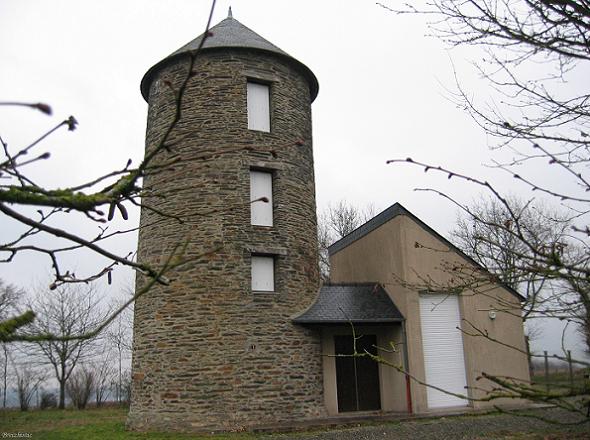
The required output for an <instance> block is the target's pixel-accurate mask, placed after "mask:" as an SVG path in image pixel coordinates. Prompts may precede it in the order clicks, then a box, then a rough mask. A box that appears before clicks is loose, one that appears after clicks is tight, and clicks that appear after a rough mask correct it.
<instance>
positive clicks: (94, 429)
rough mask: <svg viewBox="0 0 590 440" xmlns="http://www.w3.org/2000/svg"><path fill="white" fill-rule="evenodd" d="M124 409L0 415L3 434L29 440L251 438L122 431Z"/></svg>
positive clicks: (245, 437)
mask: <svg viewBox="0 0 590 440" xmlns="http://www.w3.org/2000/svg"><path fill="white" fill-rule="evenodd" d="M126 417H127V409H125V408H100V409H94V408H93V409H86V410H84V411H77V410H72V409H66V410H63V411H60V410H45V411H39V410H34V411H27V412H20V411H12V410H11V411H0V438H3V437H2V433H4V432H9V433H17V432H21V433H29V434H31V438H32V439H44V440H45V439H47V440H58V439H60V440H61V439H63V440H69V439H71V440H79V439H84V440H103V439H108V440H140V439H142V440H172V439H178V440H199V439H208V440H249V439H254V438H257V437H256V436H255V435H253V434H248V433H240V434H221V435H207V436H202V435H201V436H199V435H194V434H178V433H158V432H150V433H140V432H131V431H126V430H125V419H126ZM7 438H8V437H7Z"/></svg>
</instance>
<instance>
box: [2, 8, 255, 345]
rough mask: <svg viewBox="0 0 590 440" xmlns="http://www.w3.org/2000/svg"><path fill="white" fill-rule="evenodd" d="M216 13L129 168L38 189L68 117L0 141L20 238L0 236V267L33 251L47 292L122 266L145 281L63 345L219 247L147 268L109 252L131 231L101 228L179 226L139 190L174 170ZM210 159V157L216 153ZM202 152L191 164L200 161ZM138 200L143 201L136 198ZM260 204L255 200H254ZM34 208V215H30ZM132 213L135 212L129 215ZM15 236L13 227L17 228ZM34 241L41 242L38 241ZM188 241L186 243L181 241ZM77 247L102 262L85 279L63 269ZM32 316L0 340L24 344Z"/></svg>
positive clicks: (5, 191)
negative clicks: (149, 214)
mask: <svg viewBox="0 0 590 440" xmlns="http://www.w3.org/2000/svg"><path fill="white" fill-rule="evenodd" d="M214 7H215V1H214V0H213V1H212V5H211V10H210V15H209V19H208V21H207V24H206V26H205V30H204V34H203V35H204V37H203V38H202V40H201V42H200V46H199V47H198V48H197V49H196V50H194V51H192V52H190V53H188V54H187V55H186V67H187V69H186V74H185V76H184V78H183V80H182V81H181V83H180V85H179V86H178V87H177V88H176V89H175V90H171V93H170V99H171V100H172V102H173V103H174V106H175V109H176V111H175V113H174V115H173V117H172V118H171V120H170V122H169V124H168V126H167V128H166V129H165V130H164V135H163V136H162V137H161V138H160V139H159V141H158V142H157V143H155V144H154V145H151V146H150V149H149V151H147V153H146V155H145V157H144V158H143V159H142V160H141V161H138V163H137V165H135V166H133V165H132V164H133V161H132V160H131V159H129V160H128V161H127V163H126V164H125V165H124V166H122V167H120V168H119V169H115V170H112V171H109V172H107V173H105V174H102V175H100V176H97V177H89V178H88V179H87V180H86V181H85V182H83V183H81V184H72V185H70V186H66V187H61V188H50V187H44V186H42V185H40V184H38V183H37V179H36V176H35V175H34V174H33V171H32V170H33V169H32V168H31V167H29V165H31V164H33V163H35V164H36V165H37V166H43V165H46V166H47V167H48V168H49V169H51V170H52V172H55V170H54V169H52V165H51V161H50V159H51V152H50V151H47V150H43V149H42V148H43V145H44V143H43V141H44V140H45V139H47V138H48V137H50V136H52V135H53V134H54V133H56V132H57V131H63V130H67V131H70V132H73V131H74V130H75V129H76V127H77V126H78V121H77V120H76V118H75V117H74V116H69V117H67V118H66V119H63V120H60V121H59V122H57V123H54V124H53V125H52V126H50V128H49V129H48V130H47V131H46V132H44V133H42V134H40V135H38V136H37V137H35V138H33V140H31V141H30V142H29V143H28V144H27V145H21V146H17V147H16V148H15V147H13V146H12V145H10V143H9V142H8V140H6V138H5V137H4V136H0V146H1V148H0V177H1V180H0V218H1V219H2V221H3V222H4V221H5V222H13V223H14V224H17V225H19V226H20V230H21V231H22V232H18V233H16V234H14V235H12V236H3V237H2V238H1V239H0V263H5V264H9V263H10V262H11V261H13V259H14V258H15V257H16V256H17V255H21V254H25V253H36V254H39V255H44V256H46V257H47V261H48V263H49V264H50V265H51V268H52V271H53V282H52V283H51V284H50V289H51V290H53V289H56V288H58V287H60V286H63V285H65V284H75V283H89V282H93V281H95V280H98V279H101V278H106V279H107V280H108V282H109V283H110V282H111V278H112V276H113V271H114V270H115V268H116V267H117V266H126V267H130V268H132V269H134V270H136V271H137V272H138V273H139V274H140V276H141V277H144V276H145V277H147V280H146V282H143V283H141V286H142V287H141V288H139V289H137V290H136V291H135V294H134V296H133V298H131V299H129V300H128V301H127V302H126V303H125V304H123V305H122V306H121V307H120V308H119V309H117V310H114V311H112V313H111V315H110V316H108V317H105V318H104V319H103V321H102V322H101V323H99V324H98V325H96V326H95V327H94V328H90V327H89V328H85V329H84V330H85V333H80V334H75V333H71V334H69V335H68V336H67V338H68V340H70V341H71V340H73V339H74V338H80V337H82V338H86V339H90V338H92V337H94V336H95V335H96V334H98V333H99V332H100V331H102V330H103V329H104V328H105V327H106V326H108V324H109V323H110V322H111V321H112V319H114V317H115V316H116V315H117V314H118V313H120V312H121V310H123V309H124V308H125V307H126V306H128V305H129V304H131V303H132V302H133V301H134V300H135V299H136V298H138V297H139V296H141V295H144V294H145V293H146V292H148V291H149V290H150V288H151V287H152V286H153V285H154V284H155V283H161V284H168V283H169V282H170V280H169V279H168V278H167V276H166V274H167V273H168V272H169V271H170V270H171V269H173V268H174V267H177V266H178V265H180V264H184V263H186V262H187V261H189V260H192V259H196V258H200V257H202V256H203V255H208V254H211V253H214V252H216V251H217V250H219V249H220V247H219V246H217V247H216V248H212V249H210V250H207V251H204V252H203V255H197V256H191V257H190V258H189V257H184V255H183V249H184V248H185V246H186V243H185V242H183V241H182V240H180V241H179V243H178V245H177V246H176V247H175V248H174V249H173V250H172V251H171V252H170V254H169V255H168V256H167V258H165V259H164V261H163V262H162V263H161V264H159V265H158V266H154V265H150V264H146V263H144V262H141V261H137V260H136V259H135V256H134V253H133V252H128V253H118V252H117V251H114V250H112V249H113V248H112V247H111V246H110V244H112V243H113V242H114V241H116V239H117V238H118V237H119V236H120V235H121V234H126V233H130V232H133V231H136V230H137V227H135V226H131V227H129V228H127V229H124V228H122V229H115V230H111V229H109V228H108V227H105V226H104V225H106V224H107V223H109V222H111V221H112V220H113V218H115V216H118V217H121V218H122V219H123V220H127V219H128V218H129V208H130V207H131V208H133V207H141V208H142V209H144V210H149V211H153V212H155V213H157V214H158V215H159V216H161V218H173V219H176V220H177V221H178V222H179V223H183V222H185V220H186V218H184V217H182V216H179V215H176V214H174V213H170V212H162V211H161V210H159V209H158V207H157V206H156V203H157V200H158V198H157V194H154V192H153V191H152V189H151V188H146V187H143V186H142V185H143V179H144V177H145V176H147V175H150V174H152V175H153V174H156V173H158V172H160V171H161V170H162V169H166V168H168V167H171V166H174V165H175V164H177V163H178V161H179V158H178V156H177V155H175V154H174V148H175V143H176V140H173V137H174V131H175V128H176V127H177V125H178V122H179V121H180V120H181V119H182V117H183V106H182V105H181V104H182V102H183V99H184V94H185V90H186V88H187V86H188V85H189V83H190V82H191V81H197V80H198V75H196V72H195V71H194V68H195V60H196V58H197V56H198V54H199V52H200V49H201V47H202V46H203V44H204V43H205V41H206V40H207V37H208V36H209V26H210V23H211V18H212V15H213V10H214ZM0 106H10V107H13V108H15V111H20V110H19V109H20V108H23V109H33V110H37V111H40V112H42V113H44V114H46V115H48V116H51V115H52V108H51V106H49V105H48V104H45V103H34V102H32V103H31V102H8V101H3V102H0ZM216 154H217V153H216ZM208 157H210V155H209V156H207V155H206V154H205V155H203V157H200V158H198V159H195V160H207V159H208ZM148 194H149V195H150V196H152V197H151V199H150V200H152V201H154V200H155V203H154V204H150V203H146V200H148V197H145V196H146V195H148ZM142 196H143V198H142ZM259 201H262V200H256V201H255V202H259ZM31 208H33V209H31ZM134 212H137V210H135V211H134ZM76 215H78V216H80V217H81V218H83V219H85V220H86V221H87V222H89V223H90V224H91V225H96V232H93V233H92V234H90V235H86V234H83V233H81V232H80V233H76V232H74V231H71V230H70V229H69V228H68V227H66V225H67V224H68V219H71V218H72V217H75V216H76ZM190 215H191V216H192V215H211V213H191V214H190ZM17 230H18V229H17ZM39 238H41V239H42V240H39ZM187 240H188V238H187ZM80 249H84V250H86V251H88V252H91V253H93V254H95V255H98V256H100V257H103V258H104V260H105V261H106V263H105V264H104V266H102V267H98V268H96V270H92V271H90V272H89V273H85V274H82V275H79V274H76V273H75V272H74V271H73V270H72V269H71V268H68V267H67V264H66V263H65V261H66V260H65V259H64V258H63V257H64V255H67V254H72V253H74V252H77V251H79V250H80ZM36 313H37V310H34V309H31V310H24V311H21V312H20V313H19V314H17V315H14V316H12V317H10V318H8V319H4V320H2V321H0V340H1V341H19V340H21V341H22V340H31V339H30V337H31V336H30V333H28V332H20V331H19V330H20V329H22V328H23V327H24V326H26V325H27V324H29V323H31V322H33V321H34V319H35V316H36ZM41 337H43V338H44V339H46V340H56V339H58V338H62V341H65V340H64V339H63V336H59V335H58V334H54V333H51V334H44V335H40V334H37V335H36V336H35V339H36V340H39V339H40V338H41Z"/></svg>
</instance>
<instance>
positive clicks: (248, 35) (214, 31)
mask: <svg viewBox="0 0 590 440" xmlns="http://www.w3.org/2000/svg"><path fill="white" fill-rule="evenodd" d="M209 34H210V35H209V36H208V37H207V38H206V39H205V43H204V44H203V47H202V48H201V50H203V51H206V50H214V49H221V48H235V49H250V50H258V51H262V52H267V53H272V54H274V55H277V56H279V57H281V58H283V59H285V60H287V61H288V62H290V63H291V64H292V65H293V66H294V67H295V68H296V69H298V70H299V71H300V72H301V73H302V74H303V76H304V77H305V78H306V79H307V81H308V83H309V88H310V93H311V100H312V101H313V100H314V99H315V98H316V96H317V94H318V89H319V84H318V80H317V78H316V77H315V75H314V74H313V72H312V71H311V70H310V69H309V68H308V67H307V66H306V65H305V64H303V63H301V62H300V61H298V60H296V59H295V58H293V57H292V56H291V55H289V54H288V53H286V52H285V51H283V50H281V49H279V48H278V47H277V46H275V45H274V44H272V43H271V42H269V41H267V40H266V39H264V38H262V37H261V36H260V35H258V34H257V33H256V32H254V31H253V30H251V29H250V28H248V27H246V26H244V25H243V24H242V23H240V22H239V21H238V20H236V19H235V18H233V17H231V16H229V17H227V18H226V19H225V20H222V21H220V22H219V23H218V24H216V25H215V26H213V27H212V28H211V29H209ZM203 36H204V34H201V35H199V36H198V37H197V38H195V39H194V40H192V41H191V42H190V43H187V44H185V45H184V46H182V47H181V48H180V49H178V50H176V51H174V52H172V53H171V54H170V55H168V56H167V57H166V58H164V59H163V60H162V61H160V62H159V63H157V64H155V65H154V66H152V67H151V68H150V69H149V70H148V71H147V73H146V74H145V75H144V77H143V79H142V80H141V94H142V95H143V97H144V99H145V100H146V101H147V100H148V98H149V89H150V85H151V83H152V80H153V79H154V77H155V75H156V73H157V71H158V70H160V69H161V68H162V67H164V66H165V65H167V64H169V63H171V62H173V61H175V60H176V59H177V58H179V57H181V56H182V55H183V54H186V53H188V52H191V51H193V50H197V49H198V48H199V45H200V44H201V40H202V39H203Z"/></svg>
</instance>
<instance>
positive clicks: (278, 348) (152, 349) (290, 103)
mask: <svg viewBox="0 0 590 440" xmlns="http://www.w3.org/2000/svg"><path fill="white" fill-rule="evenodd" d="M210 32H211V34H212V35H211V36H210V37H208V38H207V39H206V42H205V44H204V46H203V48H202V50H201V51H200V52H199V54H198V56H197V58H196V64H195V67H194V72H195V75H194V76H193V77H192V78H191V79H190V81H189V83H188V87H187V89H186V93H185V95H184V98H183V101H182V118H181V120H180V122H179V124H178V125H177V127H176V128H175V130H174V131H173V132H172V135H171V138H170V141H171V143H172V144H173V146H172V147H171V149H172V153H173V154H174V155H176V156H175V157H177V159H179V162H177V163H176V164H175V165H174V166H173V167H167V168H165V169H164V170H163V171H161V172H159V173H155V174H153V175H149V176H147V177H146V179H145V187H146V188H147V189H148V190H149V191H152V193H153V194H154V196H153V197H149V196H148V197H146V199H145V200H144V203H145V204H146V205H151V206H152V207H154V208H157V210H158V211H160V212H165V213H167V214H170V215H173V216H179V217H181V218H182V219H183V221H184V222H183V223H179V222H178V221H177V220H175V219H173V218H170V217H167V216H162V215H160V214H157V213H155V212H154V211H152V210H149V209H145V208H143V210H142V213H141V229H140V234H139V249H138V259H139V260H140V261H145V262H149V263H151V264H156V265H157V264H161V263H162V262H163V261H164V260H165V259H166V258H167V257H168V256H169V255H170V254H171V252H172V251H173V249H174V247H175V246H177V245H178V244H179V243H184V242H185V241H186V240H188V246H187V248H186V251H185V253H184V257H185V258H187V259H189V261H188V262H187V263H186V264H184V265H183V266H181V267H179V268H177V269H175V270H174V272H173V273H171V274H170V278H171V279H172V280H173V282H172V283H171V285H170V286H156V287H154V288H153V289H152V290H150V292H149V293H148V294H147V295H145V296H143V297H141V298H140V299H139V300H138V301H137V303H136V305H135V328H134V352H133V388H132V402H131V409H130V413H129V420H128V424H129V426H130V427H131V428H132V429H140V430H145V429H147V430H151V429H160V430H161V429H164V430H210V429H238V428H247V427H252V426H260V425H269V424H275V423H281V422H288V421H294V420H304V419H310V418H317V417H322V416H324V415H325V414H324V411H325V410H324V405H323V394H322V359H321V343H320V336H319V333H318V332H317V331H316V330H313V329H308V328H303V327H299V326H297V325H295V324H293V323H292V319H293V317H294V316H296V315H297V314H298V313H300V312H301V311H303V310H304V309H305V308H306V307H308V306H309V305H310V304H311V303H312V302H313V300H314V298H315V297H316V295H317V291H318V287H319V274H318V261H317V238H316V236H317V234H316V231H317V225H316V214H315V187H314V173H313V153H312V136H311V103H312V101H313V100H314V98H315V97H316V95H317V92H318V83H317V79H316V78H315V76H314V74H313V73H312V72H311V71H310V70H309V69H308V68H307V67H306V66H305V65H303V64H302V63H301V62H299V61H297V60H296V59H294V58H293V57H291V56H290V55H288V54H287V53H285V52H283V51H282V50H281V49H279V48H278V47H276V46H274V45H273V44H271V43H269V42H268V41H266V40H265V39H263V38H262V37H260V36H259V35H257V34H256V33H254V32H253V31H252V30H250V29H248V28H247V27H246V26H244V25H242V24H241V23H240V22H238V21H237V20H236V19H233V18H232V17H231V14H230V16H229V17H228V18H227V19H225V20H223V21H221V22H220V23H219V24H217V25H216V26H215V27H213V28H212V29H211V30H210ZM200 41H201V37H198V38H197V39H195V40H194V41H191V42H190V43H188V44H187V45H185V46H183V47H182V48H180V49H179V50H177V51H176V52H174V53H173V54H171V55H170V56H168V57H167V58H165V59H164V60H162V61H160V62H159V63H157V64H156V65H154V66H153V67H152V68H151V69H150V70H149V71H148V72H147V73H146V75H145V76H144V78H143V80H142V83H141V91H142V94H143V96H144V98H145V99H146V100H147V101H148V103H149V111H148V123H147V135H146V151H148V152H149V151H150V149H151V148H153V146H154V145H155V144H156V143H157V142H158V141H159V140H160V139H161V138H162V136H163V133H164V131H165V130H166V129H167V128H168V126H169V124H170V122H171V121H172V119H173V117H174V112H175V110H176V106H175V100H174V96H173V90H177V89H178V87H179V86H180V84H181V82H182V80H183V78H184V77H185V75H186V69H187V63H188V56H187V53H188V52H190V51H192V50H194V49H196V48H197V47H198V46H199V43H200ZM169 157H170V156H169ZM263 197H264V198H266V199H267V200H268V203H264V201H258V202H253V203H251V200H256V199H261V198H263ZM138 282H139V283H140V281H138Z"/></svg>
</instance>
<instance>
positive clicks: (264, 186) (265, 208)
mask: <svg viewBox="0 0 590 440" xmlns="http://www.w3.org/2000/svg"><path fill="white" fill-rule="evenodd" d="M272 181H273V173H272V172H270V171H265V170H250V224H251V225H255V226H273V188H272V183H273V182H272ZM262 197H266V199H267V200H268V201H267V202H264V201H262V200H258V199H260V198H262ZM254 200H258V201H257V202H255V201H254Z"/></svg>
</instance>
